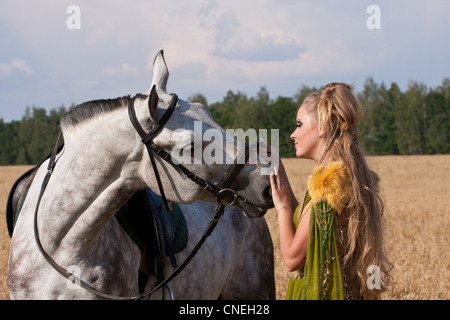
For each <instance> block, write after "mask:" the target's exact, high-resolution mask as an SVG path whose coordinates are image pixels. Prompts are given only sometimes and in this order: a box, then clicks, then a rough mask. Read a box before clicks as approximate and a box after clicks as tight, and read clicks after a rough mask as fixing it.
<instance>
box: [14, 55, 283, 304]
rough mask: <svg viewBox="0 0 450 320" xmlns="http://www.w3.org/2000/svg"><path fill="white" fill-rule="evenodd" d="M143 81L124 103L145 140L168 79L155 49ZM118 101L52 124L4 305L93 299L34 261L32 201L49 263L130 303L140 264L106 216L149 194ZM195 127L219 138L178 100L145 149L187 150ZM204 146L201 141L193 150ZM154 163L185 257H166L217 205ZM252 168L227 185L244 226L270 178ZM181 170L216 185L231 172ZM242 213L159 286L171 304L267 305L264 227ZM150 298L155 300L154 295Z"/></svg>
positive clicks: (214, 167) (204, 114)
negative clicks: (149, 75)
mask: <svg viewBox="0 0 450 320" xmlns="http://www.w3.org/2000/svg"><path fill="white" fill-rule="evenodd" d="M153 73H154V74H153V80H152V86H151V88H153V90H149V91H148V92H147V93H146V94H145V95H137V96H136V97H135V99H134V110H135V114H136V118H137V120H138V122H139V123H140V125H141V126H142V127H143V129H145V130H146V131H147V132H148V131H150V130H151V129H152V128H153V127H154V124H155V122H156V121H157V119H160V118H161V117H162V116H163V115H164V113H165V112H166V111H167V109H168V105H169V103H170V101H172V96H171V95H169V94H167V92H166V85H167V81H168V77H169V73H168V69H167V66H166V63H165V61H164V57H163V53H162V51H161V52H160V53H159V54H158V55H157V56H156V58H155V61H154V69H153ZM128 101H130V98H129V97H124V98H118V99H114V100H98V101H92V102H88V103H84V104H82V105H80V106H77V107H76V108H75V109H74V110H73V111H71V112H69V113H68V114H67V115H65V116H64V118H63V119H62V121H61V129H62V134H63V137H64V150H63V151H62V152H60V153H59V154H58V155H57V157H56V159H57V161H56V166H55V168H54V170H53V172H52V175H51V179H50V180H49V181H48V185H47V187H46V189H45V192H43V194H42V196H41V197H40V196H39V194H40V191H41V184H42V181H43V180H44V176H45V175H46V173H47V165H48V163H49V160H47V161H45V162H44V163H43V164H42V165H41V166H40V168H39V169H38V170H37V172H36V175H35V177H34V180H33V182H32V184H31V185H30V188H29V191H28V194H27V197H26V198H25V201H24V203H23V206H22V209H21V212H20V216H19V218H18V220H17V223H16V224H15V228H14V233H13V235H12V240H11V244H10V256H9V272H8V288H9V292H10V296H11V298H12V299H100V298H102V297H101V296H98V295H95V294H93V293H91V292H89V291H86V290H84V289H82V288H80V287H79V286H77V285H76V284H73V283H71V282H70V281H68V280H67V279H66V278H64V277H63V276H61V274H59V273H58V272H56V271H55V270H54V269H53V267H52V266H50V264H49V263H48V262H47V261H46V260H45V259H44V258H43V255H42V254H41V253H40V251H39V250H38V246H37V244H36V241H35V237H34V235H33V233H34V232H33V230H34V223H33V220H34V215H35V212H37V209H36V207H37V202H38V198H40V199H39V200H40V201H39V202H40V205H39V206H38V207H39V216H38V219H37V220H36V221H37V223H36V228H38V229H39V238H40V243H41V244H42V247H43V248H45V251H46V253H47V254H48V255H49V256H50V257H51V259H53V260H54V261H55V262H56V263H57V264H58V265H60V266H61V267H62V268H65V269H71V270H74V269H75V271H76V274H77V275H78V276H79V278H80V279H82V280H83V281H84V282H86V283H88V284H89V285H90V286H92V287H93V288H95V289H96V290H98V291H100V292H104V293H106V294H109V295H113V296H118V297H128V296H138V294H139V292H138V273H139V269H140V265H141V262H142V259H143V257H142V254H141V252H140V250H139V249H138V247H137V246H136V244H135V243H134V242H133V241H132V240H131V239H130V237H129V236H128V235H127V233H126V232H125V231H124V230H123V228H121V226H120V225H119V223H118V222H117V220H116V218H115V217H114V215H115V213H116V212H117V210H118V209H119V208H120V207H121V206H122V205H123V204H124V203H126V202H127V200H128V199H130V197H131V196H132V195H133V194H134V193H135V192H136V191H138V190H141V189H144V188H146V187H149V188H151V189H153V190H155V191H158V190H159V189H158V186H157V183H156V181H155V175H156V174H155V172H154V171H153V170H152V167H151V162H150V159H149V154H148V153H147V150H146V147H145V145H144V144H143V143H142V142H141V137H139V135H138V133H137V132H136V130H135V128H133V125H132V124H131V122H130V119H129V115H128V111H127V103H128ZM196 121H201V124H202V130H203V131H205V130H208V129H211V128H213V129H217V130H220V131H221V132H222V133H223V134H224V136H225V132H224V130H223V129H222V128H220V127H219V126H218V125H217V123H215V122H214V120H213V119H212V118H211V115H210V114H209V112H208V110H207V108H206V107H205V106H203V105H201V104H198V103H188V102H185V101H182V100H178V103H177V105H176V108H175V109H174V110H173V114H172V115H171V117H170V119H168V120H167V122H166V123H165V125H164V127H163V128H161V130H160V132H158V134H157V135H156V136H155V137H154V139H153V142H154V144H155V145H157V146H158V147H160V148H161V149H163V150H166V151H167V152H170V151H171V150H172V149H173V148H174V146H176V145H179V144H180V143H182V142H183V141H187V147H186V148H189V146H191V143H192V137H193V130H194V122H196ZM207 145H208V144H206V143H205V142H203V144H202V148H205V147H207ZM241 147H242V144H241V143H239V142H237V141H234V144H233V147H232V148H231V149H233V150H231V151H232V153H231V154H227V157H231V158H233V157H236V154H238V151H239V149H240V148H241ZM186 150H187V149H186ZM227 152H230V150H228V149H227ZM192 153H194V152H192ZM155 159H156V166H157V169H158V172H159V173H160V175H161V181H162V184H163V185H164V189H165V196H166V198H167V199H168V200H169V201H173V202H176V203H179V204H180V205H179V207H180V208H181V210H182V211H183V213H184V215H185V217H186V220H187V225H188V229H189V241H188V243H187V248H186V250H184V251H182V252H180V253H178V254H176V258H177V260H178V261H182V260H183V259H184V258H185V257H186V256H187V255H188V253H189V252H190V251H191V249H192V248H193V247H194V246H195V244H196V242H197V241H198V239H199V238H200V236H201V234H202V232H203V230H204V229H205V227H206V226H207V225H208V223H209V220H210V219H211V217H212V216H213V213H214V209H215V206H216V204H215V203H213V202H214V201H215V200H216V199H215V197H214V196H213V195H212V194H211V193H210V192H208V191H207V190H204V189H203V188H202V187H201V186H199V185H197V184H196V183H194V182H193V181H191V180H189V179H186V178H185V177H183V176H182V174H180V172H179V170H177V169H176V168H174V166H172V165H170V164H168V163H167V162H166V161H164V160H163V159H161V158H160V157H157V156H156V157H155ZM261 166H263V165H262V164H261V162H258V163H257V164H250V163H246V164H245V165H244V166H243V167H242V169H241V171H240V172H239V174H238V175H237V176H236V178H235V179H234V181H232V183H231V185H230V186H229V187H230V188H233V189H234V190H236V192H237V193H238V194H239V196H240V197H243V198H245V199H246V200H245V201H248V202H249V203H252V204H253V209H252V208H250V210H248V211H247V210H244V211H245V214H246V215H247V216H249V217H260V216H262V215H264V213H265V212H266V211H267V209H268V208H270V207H272V206H273V204H272V200H271V197H270V192H268V190H270V183H269V177H268V176H267V175H262V174H260V173H259V169H260V167H261ZM185 167H187V168H188V169H189V170H190V171H191V172H193V173H194V174H195V175H197V176H198V177H203V178H204V179H205V180H206V181H208V182H209V183H210V184H211V185H215V184H217V183H218V182H219V181H220V180H221V179H222V178H223V175H224V172H226V171H227V169H228V168H229V167H230V164H229V163H228V162H225V163H223V164H217V163H213V164H206V163H201V164H186V165H185ZM197 200H203V201H197ZM242 213H243V210H242V208H241V209H239V208H236V207H227V208H226V210H225V213H224V215H223V217H222V218H221V220H220V222H219V224H218V225H217V228H216V229H215V231H214V232H213V233H212V235H211V236H210V237H209V238H208V239H207V240H206V242H205V244H204V245H203V247H202V248H201V249H200V250H199V252H198V253H197V255H196V256H195V257H194V258H193V260H192V261H191V262H190V263H189V265H188V266H187V267H186V268H185V269H184V270H183V271H182V272H181V273H180V274H179V275H178V276H177V277H176V278H175V279H173V280H172V281H171V282H170V287H171V289H172V292H173V294H174V296H175V298H176V299H217V298H224V299H273V298H274V297H275V289H274V275H273V272H274V270H273V251H272V250H273V248H272V241H271V238H270V234H269V231H268V228H267V224H266V222H265V220H264V219H263V218H256V219H247V218H246V217H244V215H243V214H242ZM172 270H173V268H172V266H171V265H170V263H165V274H166V275H167V274H170V273H171V272H172ZM71 272H73V271H71ZM74 274H75V272H74ZM154 284H155V279H154V278H152V277H150V278H149V280H148V281H147V285H146V289H147V290H148V289H151V288H152V287H153V286H154ZM152 298H153V299H157V298H161V290H159V291H157V292H156V293H154V294H153V295H152Z"/></svg>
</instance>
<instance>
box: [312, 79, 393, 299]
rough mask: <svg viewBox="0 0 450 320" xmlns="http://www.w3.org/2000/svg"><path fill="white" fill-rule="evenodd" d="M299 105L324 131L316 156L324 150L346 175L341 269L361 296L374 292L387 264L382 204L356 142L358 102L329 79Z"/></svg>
mask: <svg viewBox="0 0 450 320" xmlns="http://www.w3.org/2000/svg"><path fill="white" fill-rule="evenodd" d="M303 105H305V106H306V108H307V111H308V113H309V114H310V115H311V116H312V117H313V118H314V119H316V120H317V122H318V125H319V129H322V130H323V131H325V136H324V138H325V141H327V144H326V146H325V150H324V153H323V155H322V159H321V160H320V162H322V160H323V158H324V157H325V155H327V154H328V156H329V157H331V158H333V159H335V160H340V161H342V163H343V164H344V166H345V169H346V171H347V174H348V176H349V178H350V181H351V186H352V194H351V198H350V202H349V204H348V207H347V210H348V216H349V218H348V227H347V230H348V233H347V249H346V253H345V257H344V269H345V270H346V274H347V275H349V276H351V277H353V278H354V279H355V280H357V281H358V282H359V284H360V288H361V294H363V295H364V297H366V298H376V297H378V296H379V294H380V293H381V292H382V291H384V290H385V289H386V285H387V283H388V282H389V280H390V278H391V276H390V275H389V271H390V270H391V269H392V264H391V263H390V262H389V261H388V259H387V258H386V255H385V252H384V249H383V233H382V216H383V211H384V204H383V199H382V197H381V196H380V187H379V178H378V176H377V175H376V174H375V173H374V172H373V171H371V170H370V169H369V167H368V165H367V162H366V159H365V157H364V153H363V151H362V149H361V148H360V146H359V144H358V134H357V128H356V123H357V122H358V121H359V120H361V119H362V117H363V114H364V111H363V108H362V106H361V104H360V103H359V101H358V99H357V98H356V97H355V95H354V94H353V93H352V89H351V87H350V86H349V85H347V84H344V83H330V84H328V85H327V86H325V88H323V89H322V90H320V91H318V92H314V93H312V94H310V95H309V96H307V97H306V98H305V100H304V102H303ZM370 266H376V267H379V268H380V269H379V270H380V271H381V272H380V273H381V274H380V280H381V286H380V289H379V290H376V289H369V288H368V286H367V279H368V276H370V274H368V267H370Z"/></svg>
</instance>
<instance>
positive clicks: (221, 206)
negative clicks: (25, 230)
mask: <svg viewBox="0 0 450 320" xmlns="http://www.w3.org/2000/svg"><path fill="white" fill-rule="evenodd" d="M153 90H154V88H153ZM153 90H152V91H153ZM138 96H142V95H140V94H137V95H135V96H134V97H133V98H131V99H130V100H129V101H128V115H129V118H130V121H131V123H132V124H133V127H134V128H135V130H136V131H137V133H138V134H139V135H140V137H141V139H142V140H141V141H142V143H144V144H145V146H146V148H147V152H148V155H149V157H150V162H151V165H152V167H153V170H154V173H155V177H156V180H157V183H158V188H159V191H160V195H161V198H162V200H163V202H164V206H165V207H166V210H167V211H169V212H171V211H172V209H171V208H170V206H169V203H168V201H167V199H166V197H165V193H164V188H163V185H162V182H161V178H160V176H159V172H158V169H157V167H156V162H155V158H154V154H156V155H158V156H159V157H161V158H162V159H163V160H164V161H166V162H167V163H169V164H171V165H172V166H173V167H174V168H175V169H176V170H177V171H178V172H182V173H183V174H184V175H185V176H186V177H188V178H189V179H190V180H192V181H193V182H195V183H196V184H198V185H199V186H200V187H202V188H203V189H204V190H207V191H209V192H211V193H212V194H213V195H214V196H215V199H216V203H217V208H216V211H215V213H214V216H213V218H212V219H211V221H210V223H209V225H208V227H207V228H206V230H205V231H204V233H203V235H202V237H201V238H200V240H199V241H198V243H197V244H196V245H195V247H194V248H193V249H192V251H191V252H190V253H189V255H188V257H187V258H186V259H185V260H184V261H183V263H182V264H181V265H180V266H179V267H177V268H176V269H175V270H174V271H173V272H172V274H170V276H168V277H167V278H166V279H165V280H163V281H162V282H160V283H159V284H157V285H156V286H155V287H154V288H153V289H151V290H149V291H147V292H144V293H142V294H140V295H138V296H130V297H122V296H113V295H109V294H106V293H103V292H100V291H98V290H97V289H95V288H93V287H92V286H91V285H89V284H88V283H86V282H84V281H83V280H81V279H80V278H78V277H77V276H75V275H74V274H72V273H70V272H69V271H67V270H66V269H65V268H63V267H62V266H60V265H59V264H58V263H57V262H56V261H55V260H53V258H52V257H50V256H49V255H48V254H47V252H46V251H45V250H44V248H43V247H42V243H41V241H40V238H39V230H38V227H37V217H38V210H39V205H40V202H41V200H42V197H43V195H44V191H45V189H46V187H47V185H48V182H49V180H50V176H51V175H52V173H53V170H54V168H55V166H56V154H57V150H58V143H59V139H60V137H61V134H60V136H59V137H58V140H57V142H56V145H55V148H54V150H53V152H52V154H51V156H50V160H49V164H48V167H47V174H46V176H45V178H44V181H43V182H42V186H41V190H40V193H39V197H38V201H37V204H36V208H35V212H34V236H35V240H36V244H37V246H38V248H39V251H40V252H41V254H42V256H43V257H44V259H45V260H46V261H47V262H48V263H49V264H50V265H51V266H52V267H53V268H54V269H55V270H56V271H57V272H58V273H60V274H61V275H62V276H64V277H65V278H66V279H68V280H69V281H71V282H72V283H75V284H77V285H79V286H81V287H82V288H83V289H85V290H87V291H89V292H90V293H92V294H95V295H97V296H101V297H103V298H106V299H113V300H140V299H143V298H145V297H147V296H151V295H152V294H153V293H154V292H155V291H157V290H159V289H162V288H168V286H167V284H168V283H169V282H170V281H171V280H173V279H174V278H175V277H176V276H177V275H178V274H179V273H180V272H181V271H182V270H183V269H184V268H185V267H186V266H187V265H188V264H189V262H190V261H191V260H192V258H193V257H194V256H195V254H196V253H197V252H198V250H199V249H200V248H201V246H202V245H203V243H204V242H205V241H206V239H207V238H208V237H209V236H210V235H211V233H212V232H213V230H214V228H215V227H216V225H217V223H218V222H219V219H220V217H221V216H222V215H223V213H224V210H225V206H232V205H235V206H238V207H240V208H241V209H243V210H245V209H246V208H249V207H251V206H253V207H254V205H253V204H252V203H251V202H249V201H248V200H247V199H245V198H243V197H241V196H240V195H238V194H237V192H236V191H234V190H233V189H230V188H227V187H226V186H227V185H229V184H230V183H231V182H232V181H233V180H234V179H235V178H236V176H237V175H238V174H239V172H240V171H241V169H242V168H243V166H244V165H245V164H246V163H247V161H248V159H249V152H250V151H249V146H248V145H247V144H245V148H244V151H243V152H241V153H240V154H238V156H237V157H236V159H235V160H234V163H233V164H232V165H231V166H230V168H229V169H228V170H227V171H226V173H225V175H224V177H223V178H222V180H221V181H220V182H219V183H218V184H217V185H214V184H210V183H208V182H207V181H206V180H204V179H202V178H200V177H198V176H197V175H196V174H194V173H193V172H192V171H190V170H189V169H187V168H186V167H185V166H183V165H182V164H175V163H174V162H173V161H172V159H171V156H170V154H169V153H168V152H166V151H165V150H163V149H162V148H160V147H159V146H158V145H156V144H155V143H154V142H153V140H154V138H155V137H156V136H157V135H158V134H159V133H160V132H161V130H162V129H163V128H164V126H165V125H166V123H167V121H168V120H169V119H170V117H171V116H172V114H173V111H174V110H175V108H176V106H177V102H178V97H177V95H176V94H171V96H172V101H171V103H170V105H169V107H168V109H167V110H166V112H165V113H164V115H163V116H162V117H161V119H159V120H158V121H157V122H156V124H155V126H154V127H153V129H152V130H151V131H150V132H149V133H146V132H145V130H144V129H143V128H142V126H141V125H140V124H139V121H138V120H137V117H136V112H135V110H134V101H135V99H136V98H137V97H138ZM149 99H152V97H151V94H150V96H149ZM169 291H170V289H169Z"/></svg>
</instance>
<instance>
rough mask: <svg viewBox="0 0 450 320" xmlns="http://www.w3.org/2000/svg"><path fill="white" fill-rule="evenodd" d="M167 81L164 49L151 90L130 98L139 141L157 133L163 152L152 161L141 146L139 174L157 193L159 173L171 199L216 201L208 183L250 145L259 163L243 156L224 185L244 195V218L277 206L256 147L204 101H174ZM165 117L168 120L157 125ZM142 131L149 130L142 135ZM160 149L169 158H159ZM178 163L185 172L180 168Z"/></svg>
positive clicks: (213, 182) (154, 140)
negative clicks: (224, 124) (229, 127)
mask: <svg viewBox="0 0 450 320" xmlns="http://www.w3.org/2000/svg"><path fill="white" fill-rule="evenodd" d="M168 79H169V71H168V68H167V65H166V62H165V60H164V55H163V51H160V52H159V53H158V54H157V56H156V57H155V60H154V62H153V80H152V85H151V87H150V89H149V90H148V91H147V92H146V94H145V95H137V96H136V97H135V98H133V100H132V104H133V105H132V106H131V107H132V108H133V110H136V116H135V117H136V121H137V122H138V123H139V125H138V126H141V128H142V129H143V130H141V134H140V135H138V134H136V139H141V140H142V141H144V140H150V138H148V139H146V138H143V137H144V136H145V133H148V132H152V131H154V133H155V134H154V136H152V137H151V143H152V144H153V147H152V149H158V150H162V151H161V152H160V153H159V155H160V156H159V157H158V156H157V157H154V160H152V159H149V158H151V157H153V156H152V155H151V153H152V152H153V151H154V150H153V151H152V150H150V148H148V149H149V152H148V153H147V152H146V150H145V149H146V148H145V146H144V145H143V144H140V148H141V151H140V152H139V153H140V154H142V161H141V163H140V165H139V171H138V172H139V177H140V178H141V179H142V181H143V182H144V183H145V184H146V185H147V186H149V187H150V188H151V189H153V190H155V192H158V185H157V184H156V181H157V180H156V179H155V175H158V173H159V175H160V179H161V182H162V185H163V186H164V190H165V191H164V193H165V196H166V198H167V199H168V200H170V201H174V202H178V203H192V202H194V201H196V200H204V201H209V202H213V201H217V197H216V196H217V195H214V193H212V192H210V191H211V190H208V187H209V189H211V188H212V187H211V186H213V187H214V186H216V185H217V184H219V183H220V182H221V181H222V180H223V179H224V175H225V173H227V171H229V169H230V167H231V166H233V164H235V163H236V162H239V161H237V160H239V159H238V157H239V156H240V155H242V154H243V153H244V150H245V148H247V154H248V152H253V153H255V154H253V157H250V158H251V159H256V161H253V162H249V161H247V160H242V159H244V157H241V158H240V161H241V163H239V164H238V165H240V166H241V167H240V168H239V172H238V173H237V174H236V173H235V176H233V179H232V180H231V181H228V185H227V186H224V187H226V188H229V189H232V191H233V192H235V196H236V197H237V196H239V198H240V199H244V200H243V201H241V205H240V207H241V208H242V209H243V212H244V214H245V215H246V216H248V217H259V216H262V215H264V214H265V213H266V211H267V209H269V208H271V207H273V202H272V197H271V194H270V181H269V176H268V175H267V174H262V173H261V168H263V167H267V163H265V164H264V161H260V158H259V155H257V154H256V153H257V149H256V148H250V149H249V146H248V145H246V144H244V143H241V142H238V141H237V140H235V139H234V137H231V136H230V135H227V133H226V131H225V130H224V129H222V128H221V127H220V126H219V125H218V124H217V123H216V122H215V121H214V120H213V118H212V117H211V114H210V113H209V111H208V109H207V108H206V107H205V106H204V105H202V104H200V103H189V102H186V101H183V100H181V99H180V100H177V101H174V99H175V98H176V96H175V95H171V94H168V93H167V91H166V88H167V82H168ZM175 102H176V105H172V107H171V106H170V104H171V103H172V104H174V103H175ZM171 108H172V109H173V110H172V109H171ZM132 112H134V111H132ZM168 113H170V115H169V116H167V114H168ZM164 118H165V120H164V124H163V125H162V126H161V127H160V128H159V127H158V128H157V129H156V127H157V126H158V124H159V122H160V121H161V120H162V119H164ZM137 131H139V130H138V129H137ZM143 131H145V133H142V132H143ZM155 131H157V132H155ZM138 133H139V132H138ZM147 142H148V141H147ZM161 153H163V154H165V155H166V156H161ZM168 155H170V156H168ZM162 157H163V158H169V160H167V159H162ZM151 160H152V161H154V162H155V164H156V167H157V172H158V173H157V172H156V171H154V170H152V168H151V162H152V161H151ZM180 166H181V167H182V168H183V170H180ZM186 171H189V172H190V173H192V174H193V175H194V176H195V177H197V178H199V179H200V180H202V181H204V182H205V183H206V184H205V185H202V184H201V183H195V182H193V181H192V180H191V179H187V178H186ZM188 176H190V174H188ZM194 180H195V179H194ZM159 189H161V187H160V188H159ZM233 202H234V201H233ZM249 203H251V204H252V205H249Z"/></svg>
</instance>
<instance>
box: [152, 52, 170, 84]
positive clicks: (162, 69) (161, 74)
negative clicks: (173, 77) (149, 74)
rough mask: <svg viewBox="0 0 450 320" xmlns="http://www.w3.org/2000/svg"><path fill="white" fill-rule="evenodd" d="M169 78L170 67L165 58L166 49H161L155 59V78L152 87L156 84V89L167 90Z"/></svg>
mask: <svg viewBox="0 0 450 320" xmlns="http://www.w3.org/2000/svg"><path fill="white" fill-rule="evenodd" d="M168 80H169V69H168V68H167V65H166V60H165V59H164V51H163V50H161V51H160V52H158V54H157V55H156V57H155V59H154V60H153V79H152V87H153V86H156V89H158V90H162V91H163V92H166V90H167V89H166V88H167V81H168Z"/></svg>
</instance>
